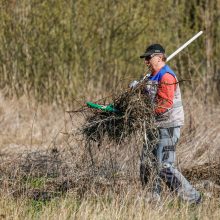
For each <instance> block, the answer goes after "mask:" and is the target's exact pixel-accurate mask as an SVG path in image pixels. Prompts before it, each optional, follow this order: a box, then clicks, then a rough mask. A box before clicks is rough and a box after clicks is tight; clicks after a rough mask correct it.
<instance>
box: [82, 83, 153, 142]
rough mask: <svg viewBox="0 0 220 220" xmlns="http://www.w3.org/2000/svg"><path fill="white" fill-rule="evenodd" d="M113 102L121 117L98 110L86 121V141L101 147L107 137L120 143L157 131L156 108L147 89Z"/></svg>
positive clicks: (140, 89) (140, 88) (134, 91)
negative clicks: (144, 132) (154, 109)
mask: <svg viewBox="0 0 220 220" xmlns="http://www.w3.org/2000/svg"><path fill="white" fill-rule="evenodd" d="M112 102H113V105H114V107H115V109H117V110H118V112H119V113H113V112H104V111H99V110H95V111H93V113H92V114H91V115H89V116H88V117H87V118H86V123H85V124H84V126H83V134H84V135H85V137H86V139H87V141H88V140H89V141H90V140H93V141H96V142H98V143H99V144H101V143H102V141H103V139H104V137H105V136H106V135H107V137H108V138H109V140H113V141H115V142H116V143H121V142H123V141H124V140H125V138H127V137H132V136H133V134H134V133H135V132H143V130H144V129H147V130H149V129H154V114H153V105H152V102H151V99H150V97H149V95H148V94H147V93H146V92H145V91H144V85H140V86H138V87H137V88H136V89H133V90H128V91H126V92H124V93H122V94H120V95H119V96H117V97H114V98H113V100H112ZM143 125H144V126H143Z"/></svg>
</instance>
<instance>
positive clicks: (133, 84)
mask: <svg viewBox="0 0 220 220" xmlns="http://www.w3.org/2000/svg"><path fill="white" fill-rule="evenodd" d="M138 83H139V82H138V81H137V80H134V81H133V82H131V83H130V84H129V88H131V89H134V88H136V87H137V85H138Z"/></svg>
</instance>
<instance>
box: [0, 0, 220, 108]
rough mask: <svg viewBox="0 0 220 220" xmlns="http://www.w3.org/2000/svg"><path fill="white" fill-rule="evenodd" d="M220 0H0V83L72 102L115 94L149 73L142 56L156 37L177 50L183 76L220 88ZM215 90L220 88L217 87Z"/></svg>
mask: <svg viewBox="0 0 220 220" xmlns="http://www.w3.org/2000/svg"><path fill="white" fill-rule="evenodd" d="M219 18H220V1H219V0H211V1H209V0H192V1H187V0H168V1H160V0H150V1H144V0H127V1H118V0H103V1H99V0H92V1H89V0H56V1H55V0H47V1H46V0H31V1H29V0H23V1H16V0H1V2H0V88H1V89H4V92H5V94H6V95H8V96H14V95H16V96H18V97H19V96H21V95H23V94H25V95H27V96H31V97H32V96H34V97H36V99H37V100H39V101H46V102H54V101H55V102H57V103H60V104H62V103H64V102H66V103H71V102H72V101H73V100H74V99H75V98H76V97H78V96H79V95H86V94H88V93H91V92H92V91H93V92H95V91H97V92H100V91H104V92H106V91H107V92H111V91H112V90H115V89H116V88H117V87H118V85H119V84H120V85H124V86H126V85H127V84H128V82H129V80H132V78H139V77H140V75H141V74H143V72H144V68H145V67H144V64H143V61H142V60H140V59H139V55H140V54H141V53H143V51H144V50H145V47H146V46H147V45H148V44H150V43H154V42H158V43H161V44H162V45H164V46H165V48H166V51H167V54H168V55H169V54H171V53H172V52H173V51H174V50H175V49H177V48H178V47H179V46H180V45H181V44H183V43H184V42H185V41H186V40H188V39H189V38H191V37H192V36H193V35H194V34H196V33H197V32H198V31H200V30H203V31H204V35H203V36H202V37H200V38H199V39H198V40H196V42H194V43H192V44H191V45H190V46H189V47H188V48H187V49H185V50H184V52H181V53H180V54H179V55H178V56H177V57H176V58H175V59H173V60H172V61H171V65H172V67H173V68H174V69H175V70H176V71H177V74H178V76H179V78H182V79H190V83H189V84H188V85H189V86H190V87H191V88H195V87H196V86H197V85H198V84H202V85H203V89H204V90H203V92H204V94H205V96H206V97H210V94H212V97H213V93H216V92H217V91H218V92H219V91H220V88H219V87H218V85H219V83H220V62H219V58H220V53H219V51H220V44H219V43H218V40H219V39H220V22H219ZM216 94H217V93H216Z"/></svg>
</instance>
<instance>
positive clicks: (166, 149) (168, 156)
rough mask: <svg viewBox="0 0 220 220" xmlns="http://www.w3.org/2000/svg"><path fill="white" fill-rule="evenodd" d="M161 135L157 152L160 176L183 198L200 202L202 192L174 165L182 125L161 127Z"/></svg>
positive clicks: (192, 201)
mask: <svg viewBox="0 0 220 220" xmlns="http://www.w3.org/2000/svg"><path fill="white" fill-rule="evenodd" d="M159 136H160V139H159V146H160V147H159V150H158V152H157V154H158V159H159V163H160V177H161V178H162V179H163V180H164V181H165V182H166V184H167V185H168V187H169V188H170V189H171V190H173V191H175V192H177V194H178V195H179V196H180V197H181V198H182V199H183V200H185V201H188V202H190V203H197V202H199V200H200V193H199V192H198V191H196V190H195V189H194V188H193V186H192V185H191V184H190V183H189V182H188V181H187V179H186V178H185V177H184V176H183V175H182V174H181V173H180V172H179V171H178V170H177V169H176V168H175V167H174V162H175V147H176V144H177V142H178V140H179V137H180V127H174V128H161V129H159Z"/></svg>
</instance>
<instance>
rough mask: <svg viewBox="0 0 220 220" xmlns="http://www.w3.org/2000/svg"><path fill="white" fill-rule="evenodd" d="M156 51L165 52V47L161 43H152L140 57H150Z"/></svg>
mask: <svg viewBox="0 0 220 220" xmlns="http://www.w3.org/2000/svg"><path fill="white" fill-rule="evenodd" d="M154 53H163V54H164V53H165V49H164V48H163V47H162V46H161V45H160V44H152V45H150V46H149V47H147V49H146V50H145V52H144V54H143V55H141V56H140V58H145V57H149V56H151V55H152V54H154Z"/></svg>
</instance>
